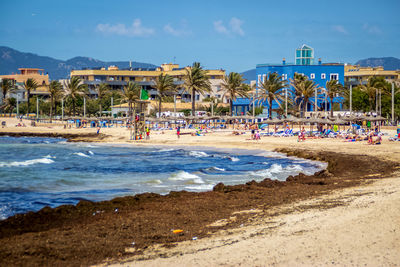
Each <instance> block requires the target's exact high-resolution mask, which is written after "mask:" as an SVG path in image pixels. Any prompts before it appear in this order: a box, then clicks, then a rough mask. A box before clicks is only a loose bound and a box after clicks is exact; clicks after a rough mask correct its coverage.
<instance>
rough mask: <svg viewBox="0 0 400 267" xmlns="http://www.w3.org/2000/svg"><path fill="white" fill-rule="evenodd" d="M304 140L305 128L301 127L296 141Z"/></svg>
mask: <svg viewBox="0 0 400 267" xmlns="http://www.w3.org/2000/svg"><path fill="white" fill-rule="evenodd" d="M305 140H306V130H305V129H304V126H303V128H302V129H301V131H300V133H299V138H298V140H297V141H298V142H300V141H305Z"/></svg>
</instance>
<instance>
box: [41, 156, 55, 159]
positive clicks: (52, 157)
mask: <svg viewBox="0 0 400 267" xmlns="http://www.w3.org/2000/svg"><path fill="white" fill-rule="evenodd" d="M44 157H45V158H46V159H55V158H57V157H56V156H52V155H47V156H44Z"/></svg>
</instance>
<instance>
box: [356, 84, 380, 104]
mask: <svg viewBox="0 0 400 267" xmlns="http://www.w3.org/2000/svg"><path fill="white" fill-rule="evenodd" d="M357 88H358V89H360V90H361V91H362V92H364V93H366V94H367V95H368V102H369V111H370V112H372V103H373V101H374V97H375V96H376V91H377V90H378V88H377V87H375V86H374V80H373V79H371V78H369V79H368V82H367V83H366V84H360V85H358V86H357Z"/></svg>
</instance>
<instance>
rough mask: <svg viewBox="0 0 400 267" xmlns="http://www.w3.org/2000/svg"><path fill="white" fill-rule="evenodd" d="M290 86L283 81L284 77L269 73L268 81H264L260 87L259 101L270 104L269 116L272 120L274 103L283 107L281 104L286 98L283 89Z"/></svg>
mask: <svg viewBox="0 0 400 267" xmlns="http://www.w3.org/2000/svg"><path fill="white" fill-rule="evenodd" d="M287 86H288V83H287V81H285V80H282V76H279V75H278V74H277V73H275V72H274V73H269V74H268V77H267V79H265V80H264V81H262V82H261V83H260V86H259V90H260V91H259V95H258V97H257V100H259V101H262V102H265V101H267V102H268V107H269V108H268V116H269V118H271V116H272V101H274V100H275V102H276V103H277V104H278V105H279V107H281V105H282V104H281V102H282V101H283V99H284V97H283V96H282V89H283V88H286V87H287Z"/></svg>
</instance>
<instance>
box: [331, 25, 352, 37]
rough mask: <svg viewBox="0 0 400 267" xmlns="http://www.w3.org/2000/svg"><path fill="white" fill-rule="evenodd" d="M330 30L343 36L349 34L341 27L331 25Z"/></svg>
mask: <svg viewBox="0 0 400 267" xmlns="http://www.w3.org/2000/svg"><path fill="white" fill-rule="evenodd" d="M332 30H334V31H335V32H338V33H342V34H345V35H348V34H349V32H348V31H347V30H346V29H345V27H344V26H342V25H333V26H332Z"/></svg>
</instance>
